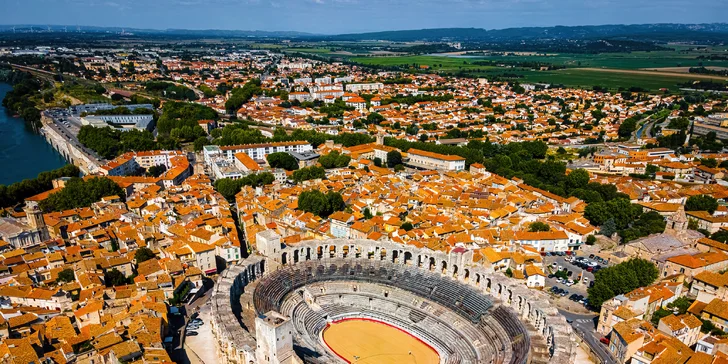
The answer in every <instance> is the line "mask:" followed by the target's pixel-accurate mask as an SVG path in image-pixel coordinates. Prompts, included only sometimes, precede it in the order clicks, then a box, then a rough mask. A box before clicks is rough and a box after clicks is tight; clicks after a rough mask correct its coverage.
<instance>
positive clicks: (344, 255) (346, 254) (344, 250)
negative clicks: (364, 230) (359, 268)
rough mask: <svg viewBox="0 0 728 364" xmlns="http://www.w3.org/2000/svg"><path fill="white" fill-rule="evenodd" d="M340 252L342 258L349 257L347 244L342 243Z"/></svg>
mask: <svg viewBox="0 0 728 364" xmlns="http://www.w3.org/2000/svg"><path fill="white" fill-rule="evenodd" d="M341 254H342V256H343V257H344V258H348V257H349V246H348V245H344V246H343V247H341Z"/></svg>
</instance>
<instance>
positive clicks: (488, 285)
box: [485, 278, 493, 293]
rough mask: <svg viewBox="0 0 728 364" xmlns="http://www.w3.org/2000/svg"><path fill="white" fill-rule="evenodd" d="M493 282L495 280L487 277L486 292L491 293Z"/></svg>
mask: <svg viewBox="0 0 728 364" xmlns="http://www.w3.org/2000/svg"><path fill="white" fill-rule="evenodd" d="M492 283H493V281H492V280H491V279H490V278H486V279H485V291H486V292H488V293H490V291H491V284H492Z"/></svg>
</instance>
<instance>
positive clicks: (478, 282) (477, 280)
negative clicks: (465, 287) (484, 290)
mask: <svg viewBox="0 0 728 364" xmlns="http://www.w3.org/2000/svg"><path fill="white" fill-rule="evenodd" d="M475 285H476V286H478V287H480V273H475Z"/></svg>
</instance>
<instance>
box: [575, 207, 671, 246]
mask: <svg viewBox="0 0 728 364" xmlns="http://www.w3.org/2000/svg"><path fill="white" fill-rule="evenodd" d="M584 217H586V218H587V219H589V222H591V223H592V224H594V225H597V226H601V232H602V234H604V235H606V236H611V235H612V234H614V233H615V232H617V233H619V236H620V237H621V238H622V242H624V243H626V242H629V241H632V240H635V239H637V238H640V237H643V236H647V235H650V234H656V233H661V232H663V231H665V219H664V218H663V217H662V216H661V215H660V214H658V213H657V212H654V211H651V212H647V213H644V212H643V209H642V206H640V205H635V204H632V203H631V202H630V201H629V199H627V198H623V197H619V198H614V199H612V200H608V201H597V202H592V203H590V204H589V205H587V207H586V209H585V210H584Z"/></svg>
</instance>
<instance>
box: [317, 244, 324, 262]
mask: <svg viewBox="0 0 728 364" xmlns="http://www.w3.org/2000/svg"><path fill="white" fill-rule="evenodd" d="M316 256H317V257H318V259H321V258H323V257H324V247H323V246H321V245H319V246H317V247H316Z"/></svg>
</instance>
